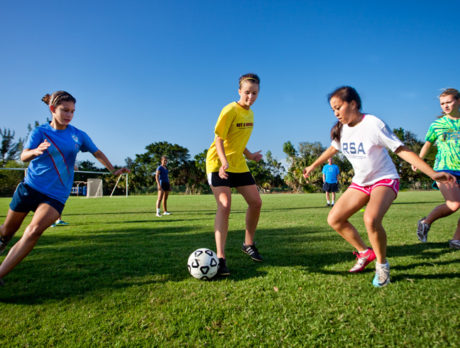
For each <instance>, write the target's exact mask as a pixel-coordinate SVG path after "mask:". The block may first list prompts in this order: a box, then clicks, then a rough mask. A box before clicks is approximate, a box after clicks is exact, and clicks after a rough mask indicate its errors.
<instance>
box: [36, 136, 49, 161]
mask: <svg viewBox="0 0 460 348" xmlns="http://www.w3.org/2000/svg"><path fill="white" fill-rule="evenodd" d="M50 146H51V144H50V143H49V142H48V140H46V139H45V140H44V141H43V143H41V144H40V145H38V147H37V148H36V149H35V150H34V155H35V157H38V156H41V155H43V153H44V152H45V151H46V150H47V149H48V148H49V147H50Z"/></svg>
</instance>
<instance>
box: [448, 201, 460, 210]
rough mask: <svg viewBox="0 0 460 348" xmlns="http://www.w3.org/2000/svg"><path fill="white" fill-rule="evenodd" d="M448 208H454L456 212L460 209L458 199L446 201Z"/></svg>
mask: <svg viewBox="0 0 460 348" xmlns="http://www.w3.org/2000/svg"><path fill="white" fill-rule="evenodd" d="M446 205H447V208H449V209H450V210H452V212H453V213H455V212H456V211H457V210H458V209H460V202H458V201H447V202H446Z"/></svg>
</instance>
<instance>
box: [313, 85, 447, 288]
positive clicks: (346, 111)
mask: <svg viewBox="0 0 460 348" xmlns="http://www.w3.org/2000/svg"><path fill="white" fill-rule="evenodd" d="M328 99H329V103H330V105H331V108H332V110H333V111H334V114H335V116H336V117H337V119H338V122H337V124H336V125H335V126H334V127H333V128H332V130H331V139H332V143H331V146H330V147H329V148H328V149H327V150H326V151H324V152H323V153H322V154H321V155H320V156H319V157H318V158H317V159H316V160H315V161H314V162H313V163H312V164H311V165H310V166H308V167H307V168H305V170H304V177H305V178H306V179H307V178H308V176H309V175H310V173H311V172H312V171H313V170H314V169H315V168H316V167H317V166H319V165H321V164H323V163H324V162H326V161H327V160H328V159H329V158H331V157H332V156H334V155H335V154H336V153H337V152H339V151H341V152H342V153H343V154H344V155H345V157H347V159H348V160H349V161H350V162H351V164H352V166H353V170H354V172H355V175H354V177H353V179H352V184H351V185H350V186H349V187H348V189H347V190H346V191H345V193H344V194H343V195H342V196H341V197H340V199H339V200H338V201H337V203H336V204H335V205H334V207H333V208H332V209H331V211H330V212H329V216H328V218H327V222H328V223H329V225H330V226H331V227H332V228H333V229H334V230H336V231H337V232H338V233H339V234H340V235H341V236H342V237H343V238H344V239H345V240H346V241H347V242H348V243H350V244H351V245H352V246H353V247H354V248H356V249H357V250H358V252H357V253H355V254H356V255H357V262H356V264H355V265H354V266H353V267H352V268H351V269H350V272H352V273H355V272H361V271H363V270H364V268H365V267H366V266H367V265H368V264H369V263H370V262H372V261H373V260H374V259H377V264H376V274H375V277H374V279H373V282H372V283H373V285H374V286H375V287H382V286H385V285H387V284H388V283H389V282H390V265H389V263H388V261H387V259H386V247H387V236H386V233H385V230H384V228H383V225H382V220H383V216H384V215H385V213H386V212H387V210H388V209H389V208H390V205H391V203H392V202H393V200H394V199H395V198H396V196H397V193H398V189H399V175H398V173H397V172H396V168H395V166H394V164H393V162H392V161H391V158H390V156H389V155H388V152H387V148H389V149H390V150H391V151H393V152H395V153H396V154H397V155H398V156H399V157H401V158H402V159H403V160H405V161H407V162H409V163H410V164H413V165H415V166H416V167H417V168H419V169H420V170H421V171H422V172H423V173H425V174H426V175H428V176H430V177H431V178H433V179H435V180H436V181H453V180H454V177H453V176H452V175H450V174H448V173H444V172H435V171H434V170H433V169H431V167H430V166H429V165H428V164H426V163H425V162H424V161H423V160H422V159H420V157H418V156H417V155H416V154H415V153H414V152H412V151H411V150H409V149H408V148H407V147H406V146H404V144H403V143H402V142H401V141H400V140H399V139H398V138H397V137H396V136H395V135H394V134H393V132H392V131H391V130H390V128H389V127H388V126H387V125H386V124H385V123H384V122H383V121H381V120H380V119H379V118H377V117H375V116H373V115H368V114H363V113H361V98H360V97H359V94H358V93H357V92H356V90H355V89H354V88H352V87H349V86H345V87H340V88H337V89H336V90H335V91H333V92H332V93H331V94H329V96H328ZM366 205H367V206H366ZM364 206H366V210H365V212H364V224H365V226H366V230H367V234H368V237H369V241H370V243H371V246H372V248H368V247H367V245H366V244H365V243H364V241H363V240H362V239H361V237H360V235H359V233H358V231H357V230H356V228H355V227H354V226H353V225H352V224H351V223H350V222H349V221H348V219H349V218H350V217H351V216H352V215H353V214H354V213H356V212H357V211H359V210H360V209H361V208H363V207H364Z"/></svg>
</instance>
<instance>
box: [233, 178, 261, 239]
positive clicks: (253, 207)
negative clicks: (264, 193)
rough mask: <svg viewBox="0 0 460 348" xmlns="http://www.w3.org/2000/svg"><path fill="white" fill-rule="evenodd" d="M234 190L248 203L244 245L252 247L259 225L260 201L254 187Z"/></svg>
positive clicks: (249, 186)
mask: <svg viewBox="0 0 460 348" xmlns="http://www.w3.org/2000/svg"><path fill="white" fill-rule="evenodd" d="M236 189H237V190H238V192H239V193H241V195H242V196H243V197H244V199H245V200H246V203H248V210H247V211H246V232H245V236H244V244H246V245H253V244H254V235H255V234H256V228H257V224H258V223H259V216H260V209H261V208H262V199H261V198H260V194H259V191H257V186H256V185H248V186H240V187H237V188H236Z"/></svg>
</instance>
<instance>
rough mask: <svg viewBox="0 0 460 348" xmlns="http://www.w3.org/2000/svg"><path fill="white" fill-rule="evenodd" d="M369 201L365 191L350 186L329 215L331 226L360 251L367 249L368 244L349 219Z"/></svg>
mask: <svg viewBox="0 0 460 348" xmlns="http://www.w3.org/2000/svg"><path fill="white" fill-rule="evenodd" d="M368 201H369V196H368V195H366V194H365V193H364V192H361V191H358V190H355V189H350V188H349V189H347V190H346V191H345V192H344V194H343V195H342V196H341V197H340V199H339V200H338V201H337V203H336V204H335V205H334V206H333V207H332V209H331V211H330V212H329V215H328V217H327V222H328V224H329V226H331V227H332V228H333V229H334V230H335V231H337V233H338V234H340V235H341V236H342V238H343V239H345V240H346V241H347V242H348V243H350V244H351V245H352V246H353V247H354V248H355V249H356V250H358V251H364V250H366V249H367V245H366V244H365V243H364V241H363V240H362V238H361V236H360V235H359V233H358V231H357V230H356V228H355V227H354V226H353V225H352V224H351V223H350V222H349V221H348V219H349V218H350V217H351V216H352V215H353V214H354V213H356V212H357V211H358V210H360V209H361V208H362V207H364V206H365V205H366V203H367V202H368Z"/></svg>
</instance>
